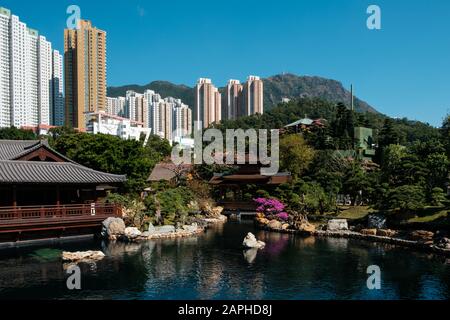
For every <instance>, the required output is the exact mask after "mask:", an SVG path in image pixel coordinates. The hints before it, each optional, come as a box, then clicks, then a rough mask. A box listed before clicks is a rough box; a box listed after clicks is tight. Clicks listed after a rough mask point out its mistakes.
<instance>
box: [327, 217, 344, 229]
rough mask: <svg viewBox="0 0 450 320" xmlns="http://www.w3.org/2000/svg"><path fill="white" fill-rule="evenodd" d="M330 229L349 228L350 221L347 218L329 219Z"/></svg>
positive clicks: (328, 227)
mask: <svg viewBox="0 0 450 320" xmlns="http://www.w3.org/2000/svg"><path fill="white" fill-rule="evenodd" d="M327 230H328V231H343V230H348V222H347V220H346V219H333V220H330V221H328V226H327Z"/></svg>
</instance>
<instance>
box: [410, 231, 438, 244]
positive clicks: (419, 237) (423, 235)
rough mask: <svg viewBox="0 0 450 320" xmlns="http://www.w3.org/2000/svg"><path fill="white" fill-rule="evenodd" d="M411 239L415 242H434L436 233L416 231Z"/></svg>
mask: <svg viewBox="0 0 450 320" xmlns="http://www.w3.org/2000/svg"><path fill="white" fill-rule="evenodd" d="M409 237H410V238H411V239H412V240H415V241H425V242H427V241H431V240H433V237H434V233H433V232H431V231H426V230H416V231H413V232H411V234H410V235H409Z"/></svg>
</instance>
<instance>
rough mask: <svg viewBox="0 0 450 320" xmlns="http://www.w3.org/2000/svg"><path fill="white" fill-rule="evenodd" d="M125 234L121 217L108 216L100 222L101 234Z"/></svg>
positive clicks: (107, 235)
mask: <svg viewBox="0 0 450 320" xmlns="http://www.w3.org/2000/svg"><path fill="white" fill-rule="evenodd" d="M123 234H125V222H124V221H123V220H122V219H121V218H108V219H106V220H105V221H103V223H102V236H103V237H105V238H107V237H111V236H119V235H123Z"/></svg>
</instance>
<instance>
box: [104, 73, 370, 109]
mask: <svg viewBox="0 0 450 320" xmlns="http://www.w3.org/2000/svg"><path fill="white" fill-rule="evenodd" d="M262 80H263V82H264V108H265V110H271V109H272V108H274V107H275V106H277V105H278V104H279V103H280V102H282V99H283V98H288V99H298V98H305V97H309V98H321V99H324V100H328V101H330V102H334V103H338V102H343V103H345V104H347V105H350V101H351V93H350V91H348V90H347V89H345V88H344V86H343V85H342V83H341V82H339V81H337V80H333V79H327V78H323V77H318V76H298V75H295V74H292V73H286V74H278V75H274V76H271V77H268V78H262ZM147 89H149V90H154V91H156V92H157V93H159V94H160V95H161V96H162V97H163V98H166V97H169V96H170V97H174V98H177V99H181V100H182V101H183V102H184V103H186V104H187V105H189V106H190V107H192V106H193V105H194V103H195V88H193V87H189V86H187V85H184V84H173V83H171V82H169V81H162V80H158V81H153V82H150V83H148V84H146V85H142V86H141V85H136V84H132V85H124V86H119V87H109V88H108V97H118V96H125V93H126V91H127V90H134V91H136V92H140V93H142V92H144V91H145V90H147ZM225 89H226V87H220V88H219V91H220V92H221V93H222V98H223V101H224V100H225V97H224V95H223V93H224V92H225ZM354 105H355V110H356V111H358V112H372V113H378V111H377V110H376V109H375V108H374V107H372V106H371V105H369V104H368V103H367V102H365V101H363V100H361V99H359V98H357V97H355V98H354Z"/></svg>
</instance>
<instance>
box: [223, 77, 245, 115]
mask: <svg viewBox="0 0 450 320" xmlns="http://www.w3.org/2000/svg"><path fill="white" fill-rule="evenodd" d="M243 88H244V87H243V86H242V85H241V83H240V82H239V80H230V81H228V84H227V96H226V106H225V107H226V116H227V119H228V120H235V119H237V117H238V116H239V110H240V105H241V104H242V102H243V101H242V90H243Z"/></svg>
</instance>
